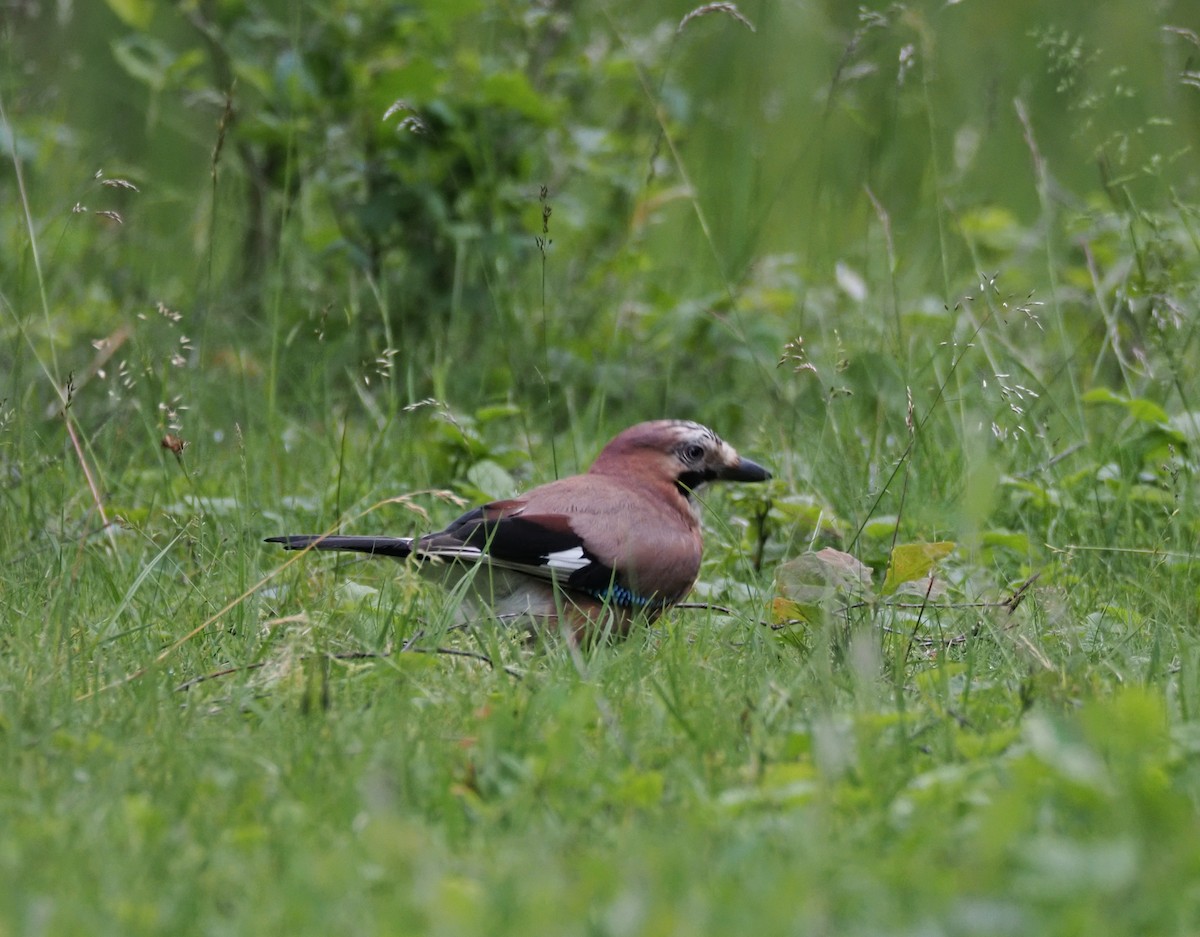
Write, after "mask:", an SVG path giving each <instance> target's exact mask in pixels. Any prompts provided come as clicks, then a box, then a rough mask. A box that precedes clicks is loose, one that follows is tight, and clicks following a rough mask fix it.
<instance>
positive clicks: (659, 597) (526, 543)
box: [267, 420, 771, 639]
mask: <svg viewBox="0 0 1200 937" xmlns="http://www.w3.org/2000/svg"><path fill="white" fill-rule="evenodd" d="M770 477H771V475H770V473H769V472H768V471H767V470H766V469H764V468H763V467H762V466H761V465H757V464H756V463H754V462H751V461H750V460H749V459H743V458H742V457H741V456H739V455H738V454H737V452H735V451H734V449H733V447H732V446H730V445H729V444H728V443H725V442H724V441H722V440H721V438H720V437H718V436H717V434H716V433H714V432H713V431H712V430H711V429H708V428H707V427H704V426H701V425H700V424H698V423H691V422H688V421H686V420H654V421H651V422H648V423H639V424H637V425H636V426H631V427H630V428H629V429H627V430H625V431H624V432H622V433H620V434H618V435H617V436H616V437H615V438H614V439H613V440H612V441H611V442H610V443H609V444H608V445H607V446H605V447H604V449H603V450H601V452H600V455H599V456H597V457H596V461H595V462H593V463H592V466H591V468H589V469H588V471H587V472H586V474H583V475H572V476H570V477H569V478H561V479H559V480H558V481H552V482H549V483H548V484H545V485H540V486H538V487H537V488H533V489H532V490H530V491H527V492H526V493H525V494H523V495H518V496H517V497H515V498H510V499H507V500H504V501H493V502H491V503H490V504H485V505H483V506H482V507H478V508H475V509H474V510H472V511H468V512H467V513H466V514H464V515H462V517H460V518H458V520H456V521H454V522H453V523H452V524H450V526H449V527H447V528H446V529H445V530H442V531H439V532H437V533H432V534H425V535H424V536H423V537H416V538H413V537H348V536H322V535H319V534H301V535H289V536H284V537H271V538H269V539H268V540H267V542H268V543H282V544H283V546H284V548H285V549H287V550H305V549H309V548H312V549H317V550H351V551H355V552H359V553H370V554H372V555H375V556H390V557H395V558H397V559H405V558H408V557H413V558H415V559H416V560H417V561H419V562H420V563H421V565H422V568H423V571H431V570H433V569H438V570H440V571H442V572H443V573H444V574H445V575H444V578H448V579H449V581H450V582H449V583H448V584H452V583H454V582H457V581H458V580H460V579H461V578H462V577H463V576H465V575H474V577H475V578H474V581H473V582H472V583H471V586H472V588H473V589H474V591H475V592H476V593H478V594H480V595H481V597H482V598H483V599H484V601H485V602H486V603H487V604H488V605H489V606H490V608H491V609H492V611H493V613H494V614H495V616H496V617H497V618H499V619H502V620H507V619H514V618H516V619H533V620H534V621H538V620H540V621H542V622H545V623H549V624H552V625H556V626H557V627H558V628H561V629H563V630H564V631H566V632H567V633H569V634H570V635H572V636H573V637H574V638H576V639H581V638H585V637H592V636H594V635H595V634H596V633H598V632H603V631H604V629H605V628H611V630H612V632H614V633H617V634H625V633H627V631H628V630H629V626H630V624H631V623H632V622H633V621H634V620H635V619H637V618H638V617H639V616H641V617H644V618H645V619H646V620H647V621H653V620H654V619H655V618H657V617H658V616H659V615H660V614H661V613H662V612H663V611H664V610H665V609H667V608H669V607H670V606H672V605H674V604H676V603H677V602H679V601H681V600H682V599H683V598H684V597H685V596H686V595H687V594H688V592H689V591H690V590H691V588H692V586H693V585H694V584H695V582H696V577H697V575H698V574H699V572H700V555H701V549H702V543H701V537H700V520H699V512H698V508H697V505H696V503H695V501H694V499H693V495H694V494H695V492H696V491H697V490H698V489H699V488H700V487H701V486H702V485H703V484H704V483H705V482H709V481H718V480H720V481H740V482H760V481H765V480H766V479H768V478H770ZM606 613H607V614H606ZM608 615H611V618H609V617H608Z"/></svg>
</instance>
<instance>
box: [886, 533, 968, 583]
mask: <svg viewBox="0 0 1200 937" xmlns="http://www.w3.org/2000/svg"><path fill="white" fill-rule="evenodd" d="M956 545H957V544H955V543H954V541H952V540H941V541H938V542H936V543H902V544H900V545H899V546H897V547H896V549H894V550H893V551H892V559H891V562H890V563H888V570H887V575H886V576H885V577H884V580H883V589H882V592H883V594H884V595H891V594H892V593H893V592H895V591H896V590H897V589H898V588H900V585H901V584H902V583H905V582H912V581H913V580H916V579H922V578H924V577H925V575H926V574H927V573H928V572H929V571H930V570H931V569H933V567H934V565H935V564H936V563H937V561H938V560H940V559H942V558H944V557H946V556H949V555H950V553H951V552H952V551H953V550H954V547H955V546H956Z"/></svg>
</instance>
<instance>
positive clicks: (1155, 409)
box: [1079, 387, 1168, 423]
mask: <svg viewBox="0 0 1200 937" xmlns="http://www.w3.org/2000/svg"><path fill="white" fill-rule="evenodd" d="M1079 399H1080V400H1082V401H1083V402H1084V403H1109V404H1114V405H1115V406H1118V407H1122V408H1124V409H1125V410H1126V412H1128V413H1129V415H1130V416H1131V417H1133V418H1134V419H1135V420H1140V421H1142V422H1143V423H1166V422H1167V419H1168V418H1167V411H1166V410H1164V409H1163V408H1162V407H1160V406H1159V405H1158V404H1156V403H1154V402H1153V401H1152V400H1146V399H1145V398H1143V397H1123V396H1121V395H1120V394H1118V393H1114V392H1113V391H1111V390H1109V389H1108V388H1107V387H1096V388H1093V389H1092V390H1089V391H1088V392H1087V393H1086V394H1084V395H1083V396H1082V397H1080V398H1079Z"/></svg>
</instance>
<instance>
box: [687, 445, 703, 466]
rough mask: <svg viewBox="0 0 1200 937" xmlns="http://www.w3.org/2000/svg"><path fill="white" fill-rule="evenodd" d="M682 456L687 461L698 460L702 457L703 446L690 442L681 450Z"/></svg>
mask: <svg viewBox="0 0 1200 937" xmlns="http://www.w3.org/2000/svg"><path fill="white" fill-rule="evenodd" d="M683 457H684V458H685V459H686V460H687V461H689V462H699V461H700V460H701V459H703V458H704V447H703V446H702V445H700V444H699V443H692V444H691V445H690V446H688V447H687V448H686V449H684V450H683Z"/></svg>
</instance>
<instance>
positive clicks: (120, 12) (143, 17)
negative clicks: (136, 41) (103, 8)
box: [107, 0, 157, 29]
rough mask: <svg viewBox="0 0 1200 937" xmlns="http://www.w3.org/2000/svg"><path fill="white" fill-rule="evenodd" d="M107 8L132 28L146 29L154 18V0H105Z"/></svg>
mask: <svg viewBox="0 0 1200 937" xmlns="http://www.w3.org/2000/svg"><path fill="white" fill-rule="evenodd" d="M107 3H108V8H109V9H110V10H112V11H113V13H115V14H116V15H117V17H118V18H119V19H120V20H121V22H122V23H124V24H125V25H126V26H129V27H130V28H132V29H146V28H147V27H148V26H149V25H150V21H151V20H152V19H154V8H155V7H156V6H157V4H156V3H155V2H154V0H107Z"/></svg>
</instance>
